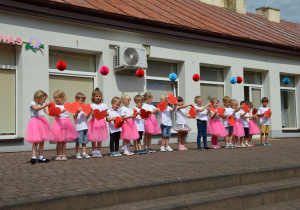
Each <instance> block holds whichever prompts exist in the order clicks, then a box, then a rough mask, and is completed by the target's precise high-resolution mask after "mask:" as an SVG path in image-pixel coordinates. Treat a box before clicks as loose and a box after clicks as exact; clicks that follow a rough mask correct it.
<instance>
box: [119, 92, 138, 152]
mask: <svg viewBox="0 0 300 210" xmlns="http://www.w3.org/2000/svg"><path fill="white" fill-rule="evenodd" d="M130 100H131V97H130V96H129V95H126V94H123V95H122V96H121V102H122V105H123V106H122V107H121V116H122V118H123V120H124V121H125V123H124V124H123V126H122V131H121V139H123V147H122V150H124V155H133V154H134V153H132V152H130V149H129V147H130V140H134V141H136V140H137V139H139V137H140V136H139V132H138V130H137V127H136V124H135V122H134V120H133V118H134V115H133V110H132V109H130V108H129V107H128V106H129V104H130Z"/></svg>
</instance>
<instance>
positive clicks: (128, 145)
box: [126, 143, 130, 153]
mask: <svg viewBox="0 0 300 210" xmlns="http://www.w3.org/2000/svg"><path fill="white" fill-rule="evenodd" d="M126 146H127V151H128V152H129V153H130V149H129V147H130V143H128V144H127V145H126Z"/></svg>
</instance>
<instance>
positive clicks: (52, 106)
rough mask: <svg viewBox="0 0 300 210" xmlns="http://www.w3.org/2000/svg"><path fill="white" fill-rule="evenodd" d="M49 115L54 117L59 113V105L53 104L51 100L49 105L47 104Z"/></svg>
mask: <svg viewBox="0 0 300 210" xmlns="http://www.w3.org/2000/svg"><path fill="white" fill-rule="evenodd" d="M48 111H49V116H52V117H56V116H57V115H59V114H60V113H61V110H60V108H59V107H56V106H55V103H54V102H52V101H51V103H50V105H49V106H48Z"/></svg>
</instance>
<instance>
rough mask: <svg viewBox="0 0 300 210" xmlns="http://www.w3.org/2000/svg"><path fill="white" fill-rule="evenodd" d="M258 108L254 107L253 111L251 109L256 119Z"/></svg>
mask: <svg viewBox="0 0 300 210" xmlns="http://www.w3.org/2000/svg"><path fill="white" fill-rule="evenodd" d="M257 111H258V109H256V108H254V109H253V111H252V115H254V116H255V118H256V119H258V117H257V115H256V113H257Z"/></svg>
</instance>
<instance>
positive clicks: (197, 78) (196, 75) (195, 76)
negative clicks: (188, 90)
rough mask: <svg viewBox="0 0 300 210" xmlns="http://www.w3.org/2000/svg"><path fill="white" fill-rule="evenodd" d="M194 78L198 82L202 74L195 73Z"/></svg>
mask: <svg viewBox="0 0 300 210" xmlns="http://www.w3.org/2000/svg"><path fill="white" fill-rule="evenodd" d="M193 80H194V81H195V82H198V81H199V80H200V75H199V74H194V75H193Z"/></svg>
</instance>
